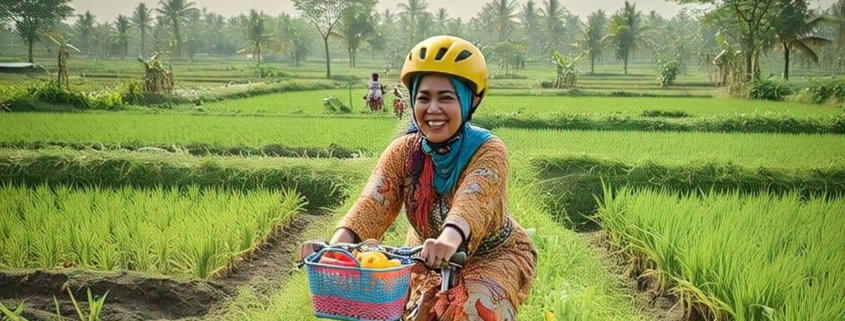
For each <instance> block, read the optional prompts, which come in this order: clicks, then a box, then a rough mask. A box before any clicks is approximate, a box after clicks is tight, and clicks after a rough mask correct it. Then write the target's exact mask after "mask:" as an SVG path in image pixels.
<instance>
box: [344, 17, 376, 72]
mask: <svg viewBox="0 0 845 321" xmlns="http://www.w3.org/2000/svg"><path fill="white" fill-rule="evenodd" d="M372 10H373V8H372V7H370V8H364V7H359V8H355V9H353V10H349V11H347V12H346V14H344V15H343V18H341V22H340V25H339V26H338V30H337V32H336V33H335V35H336V36H337V37H339V38H341V39H343V41H344V42H345V43H346V52H347V53H348V54H349V66H350V67H352V68H355V66H356V60H357V56H358V48H359V47H360V46H361V44H362V43H364V42H365V41H366V40H367V39H369V38H371V37H372V36H373V34H375V28H374V27H373V24H374V21H373V20H374V17H373V14H372V13H373V12H372Z"/></svg>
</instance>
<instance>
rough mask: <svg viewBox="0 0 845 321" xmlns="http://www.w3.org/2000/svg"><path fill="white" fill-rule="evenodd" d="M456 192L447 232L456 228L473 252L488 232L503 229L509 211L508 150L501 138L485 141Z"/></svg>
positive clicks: (448, 218) (446, 223)
mask: <svg viewBox="0 0 845 321" xmlns="http://www.w3.org/2000/svg"><path fill="white" fill-rule="evenodd" d="M464 171H465V173H466V174H465V175H466V176H465V177H464V179H463V181H462V182H461V184H460V185H459V186H458V187H457V188H456V190H455V198H454V200H453V202H452V208H451V210H450V211H449V214H448V215H447V216H446V220H445V221H444V232H446V231H447V230H448V227H453V228H455V229H457V231H458V232H460V234H461V236H462V237H463V238H465V240H464V241H465V242H466V246H467V250H469V252H470V253H472V252H474V251H475V249H476V248H478V245H479V244H480V243H481V240H482V238H483V237H484V236H485V235H487V234H488V232H489V231H492V230H494V229H497V228H500V227H501V226H502V225H503V222H504V220H505V214H506V211H507V203H506V200H507V186H508V151H507V148H506V147H505V144H504V143H503V142H502V141H501V140H500V139H498V138H492V139H490V140H489V141H487V142H485V143H484V144H483V145H482V146H481V147H479V149H478V151H476V153H475V155H473V157H472V160H470V162H469V164H467V168H466V169H465V170H464Z"/></svg>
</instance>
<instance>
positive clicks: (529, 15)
mask: <svg viewBox="0 0 845 321" xmlns="http://www.w3.org/2000/svg"><path fill="white" fill-rule="evenodd" d="M518 19H519V22H520V24H521V25H522V32H523V39H525V40H526V43H527V45H528V51H529V52H530V53H531V55H533V56H534V58H537V57H536V56H537V54H540V53H541V52H542V50H541V48H542V46H543V44H542V42H541V41H542V37H538V35H539V34H540V33H541V32H542V29H541V28H540V19H541V17H540V8H539V7H537V3H536V2H534V0H528V1H527V2H526V3H525V4H523V5H522V7H521V10H520V12H519V15H518ZM544 56H545V55H544Z"/></svg>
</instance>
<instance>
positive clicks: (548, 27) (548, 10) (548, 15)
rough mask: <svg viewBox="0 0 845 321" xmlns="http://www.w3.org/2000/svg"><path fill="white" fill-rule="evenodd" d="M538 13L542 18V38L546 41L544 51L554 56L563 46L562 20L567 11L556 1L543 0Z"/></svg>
mask: <svg viewBox="0 0 845 321" xmlns="http://www.w3.org/2000/svg"><path fill="white" fill-rule="evenodd" d="M543 5H544V7H543V9H541V10H540V13H541V15H542V17H543V27H544V29H545V30H544V31H545V35H544V38H545V39H547V42H546V50H547V52H549V53H551V54H552V55H554V52H555V51H556V50H559V49H560V48H561V47H562V46H563V34H564V25H563V19H564V18H565V17H566V16H567V15H568V14H569V11H568V10H566V8H564V7H563V5H562V4H561V3H560V1H558V0H544V1H543Z"/></svg>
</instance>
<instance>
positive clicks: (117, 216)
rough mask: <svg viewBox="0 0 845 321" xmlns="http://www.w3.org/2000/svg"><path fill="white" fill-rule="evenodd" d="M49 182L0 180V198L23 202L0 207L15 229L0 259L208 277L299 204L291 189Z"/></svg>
mask: <svg viewBox="0 0 845 321" xmlns="http://www.w3.org/2000/svg"><path fill="white" fill-rule="evenodd" d="M55 190H56V191H57V192H53V189H51V188H50V187H47V186H46V185H39V186H35V187H32V188H29V187H23V186H16V185H12V184H5V185H4V186H2V187H0V198H2V199H3V200H4V202H5V201H6V200H8V201H9V202H11V203H15V204H18V207H19V208H20V209H21V210H20V211H19V212H14V211H17V210H16V209H13V208H10V207H2V209H3V210H4V211H10V210H12V212H3V213H0V215H2V216H3V217H4V218H5V219H4V222H5V223H4V224H7V225H10V226H11V229H12V231H13V232H11V233H10V236H11V237H10V238H8V239H4V241H3V242H2V243H0V245H2V247H0V253H4V254H3V255H2V256H0V266H4V267H5V266H8V267H29V268H48V269H50V268H56V267H59V266H61V265H71V266H82V267H86V268H93V269H98V270H105V271H111V270H124V269H130V270H138V271H144V272H148V273H152V274H176V275H179V276H192V277H197V278H210V277H212V276H213V275H215V273H216V272H217V271H218V270H221V269H222V268H224V267H227V266H230V265H228V264H229V262H232V261H234V260H235V259H237V258H238V256H239V255H242V254H245V252H247V251H249V250H251V248H252V247H253V246H255V245H257V244H258V243H260V242H261V241H262V240H264V239H266V238H267V237H269V236H270V235H271V234H272V233H274V232H275V229H276V228H278V227H279V226H281V225H284V224H286V222H288V221H289V220H290V219H291V217H293V215H295V214H296V213H298V212H301V211H303V210H304V205H305V202H304V200H303V198H302V197H301V196H300V195H299V194H297V193H296V192H293V191H292V190H287V191H279V192H274V191H272V190H268V189H257V190H253V191H250V192H248V193H246V192H236V191H231V190H222V189H215V188H197V187H186V188H184V189H183V188H180V187H172V188H162V187H159V188H155V189H141V188H132V187H121V188H117V189H109V188H96V187H90V188H79V189H75V190H68V189H67V188H66V187H65V186H57V187H56V189H55ZM50 208H52V211H47V210H46V209H50ZM16 213H17V214H18V215H16ZM45 215H46V216H45ZM65 222H68V223H65ZM244 227H246V229H245V228H244ZM246 236H248V237H246ZM242 237H244V239H242ZM232 240H234V241H232ZM29 242H31V244H32V246H31V249H32V250H31V252H30V251H24V250H22V249H27V247H26V246H21V244H28V243H29Z"/></svg>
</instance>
